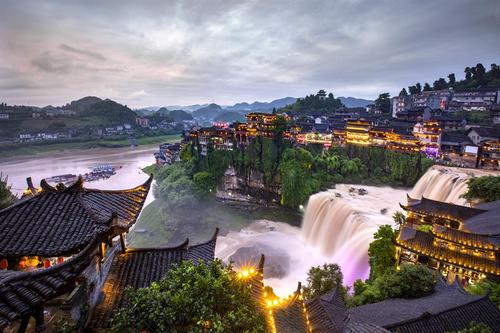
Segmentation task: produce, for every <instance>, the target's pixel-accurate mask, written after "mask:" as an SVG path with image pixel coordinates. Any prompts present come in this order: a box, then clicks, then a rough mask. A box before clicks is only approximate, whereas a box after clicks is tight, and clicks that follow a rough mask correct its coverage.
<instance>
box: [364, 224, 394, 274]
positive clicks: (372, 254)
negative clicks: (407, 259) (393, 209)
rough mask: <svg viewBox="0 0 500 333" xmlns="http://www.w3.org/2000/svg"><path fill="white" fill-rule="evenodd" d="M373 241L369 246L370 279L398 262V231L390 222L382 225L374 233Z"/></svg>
mask: <svg viewBox="0 0 500 333" xmlns="http://www.w3.org/2000/svg"><path fill="white" fill-rule="evenodd" d="M373 239H374V240H373V242H371V243H370V245H369V247H368V257H369V263H370V280H374V279H376V278H377V277H379V276H381V275H383V274H384V272H386V270H387V269H391V268H394V265H395V264H396V259H395V257H396V247H395V246H394V241H395V240H396V231H394V230H393V229H392V227H391V226H390V225H388V224H386V225H383V226H380V227H379V228H378V230H377V232H376V233H375V234H374V235H373Z"/></svg>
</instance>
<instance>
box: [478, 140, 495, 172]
mask: <svg viewBox="0 0 500 333" xmlns="http://www.w3.org/2000/svg"><path fill="white" fill-rule="evenodd" d="M479 164H480V166H482V167H491V168H493V169H496V170H499V169H500V141H485V142H483V143H482V145H481V150H480V155H479Z"/></svg>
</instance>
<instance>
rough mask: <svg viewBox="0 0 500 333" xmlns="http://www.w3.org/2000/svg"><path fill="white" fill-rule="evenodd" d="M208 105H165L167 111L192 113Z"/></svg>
mask: <svg viewBox="0 0 500 333" xmlns="http://www.w3.org/2000/svg"><path fill="white" fill-rule="evenodd" d="M207 106H208V104H193V105H184V106H183V105H167V109H169V110H183V111H188V112H193V111H196V110H199V109H201V108H204V107H207Z"/></svg>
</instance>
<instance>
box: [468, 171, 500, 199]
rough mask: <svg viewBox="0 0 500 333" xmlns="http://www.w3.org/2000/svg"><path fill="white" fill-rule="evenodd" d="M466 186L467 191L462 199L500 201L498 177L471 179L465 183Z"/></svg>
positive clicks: (499, 177)
mask: <svg viewBox="0 0 500 333" xmlns="http://www.w3.org/2000/svg"><path fill="white" fill-rule="evenodd" d="M467 185H468V190H467V192H466V193H465V194H464V195H463V197H464V198H466V199H468V200H480V201H484V202H491V201H496V200H500V176H483V177H473V178H470V179H469V180H468V181H467Z"/></svg>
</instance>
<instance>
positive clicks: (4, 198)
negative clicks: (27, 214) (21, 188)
mask: <svg viewBox="0 0 500 333" xmlns="http://www.w3.org/2000/svg"><path fill="white" fill-rule="evenodd" d="M8 180H9V178H8V177H7V176H6V177H5V178H3V175H2V174H0V209H4V208H6V207H9V206H10V205H12V204H13V203H14V202H15V201H16V199H17V198H16V196H15V195H14V194H12V192H11V190H10V189H11V187H10V185H8V184H7V182H8Z"/></svg>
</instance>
